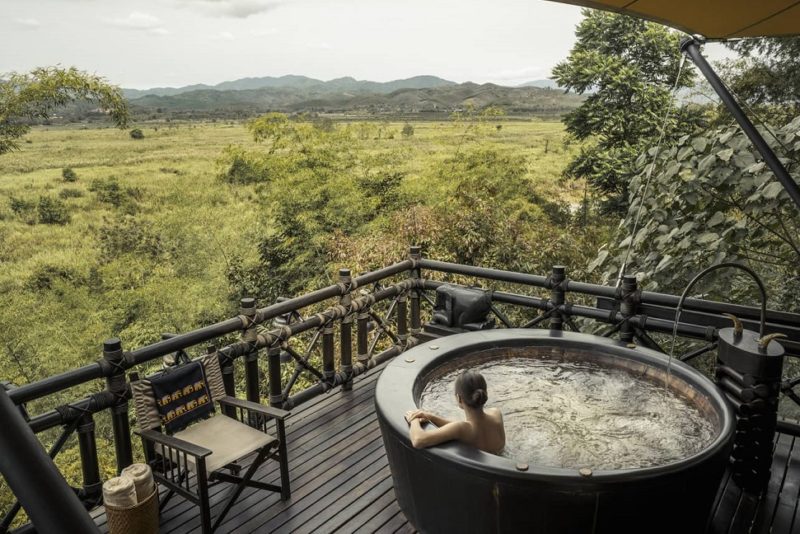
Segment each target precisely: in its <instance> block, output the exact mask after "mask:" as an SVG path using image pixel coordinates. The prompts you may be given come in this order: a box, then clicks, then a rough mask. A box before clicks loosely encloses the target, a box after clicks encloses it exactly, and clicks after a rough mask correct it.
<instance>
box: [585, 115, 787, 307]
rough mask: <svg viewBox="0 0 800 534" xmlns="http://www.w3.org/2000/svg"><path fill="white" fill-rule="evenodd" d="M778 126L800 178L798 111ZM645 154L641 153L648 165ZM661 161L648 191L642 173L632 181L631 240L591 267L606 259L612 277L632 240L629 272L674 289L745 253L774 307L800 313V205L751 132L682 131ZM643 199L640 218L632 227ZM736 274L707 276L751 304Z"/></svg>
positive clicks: (627, 228) (627, 224) (726, 293)
mask: <svg viewBox="0 0 800 534" xmlns="http://www.w3.org/2000/svg"><path fill="white" fill-rule="evenodd" d="M776 134H777V136H778V141H779V143H780V144H779V145H777V143H776V145H777V146H775V149H776V150H778V151H779V152H781V153H782V155H783V157H784V158H786V161H787V162H793V163H794V165H790V166H789V170H790V172H791V173H792V174H793V175H794V178H795V179H798V178H800V174H798V171H799V170H800V169H798V167H797V164H796V162H797V161H798V158H799V157H800V142H798V139H800V118H797V119H795V120H794V121H792V122H791V123H789V124H788V125H786V126H785V127H784V128H782V129H780V130H779V131H777V132H776ZM648 156H650V157H652V156H651V155H646V154H645V155H643V156H642V158H641V159H640V164H641V165H642V167H644V164H645V159H646V158H648ZM648 163H649V160H648ZM656 165H657V172H655V173H654V174H653V177H652V180H651V183H650V186H649V193H648V194H647V196H643V195H642V192H643V189H644V179H645V173H644V172H643V173H642V174H640V175H639V176H638V177H637V178H636V179H634V181H633V182H631V192H632V196H631V206H630V210H629V211H628V216H627V218H626V219H625V220H624V222H623V224H622V226H621V228H620V230H621V232H620V235H621V236H624V239H622V240H621V241H620V242H619V243H613V244H612V245H611V246H609V247H607V248H605V249H604V250H603V251H602V252H601V253H600V255H599V256H598V258H597V259H596V260H595V261H594V262H593V264H592V266H591V267H593V268H596V267H598V266H602V267H604V268H605V275H604V277H605V278H606V279H607V280H612V281H613V280H614V277H615V276H616V274H617V270H618V269H619V266H620V265H621V264H622V261H623V259H624V256H625V251H626V250H627V248H628V245H629V244H630V243H631V240H633V249H632V254H631V258H630V260H629V262H630V267H629V272H636V273H638V275H639V276H640V277H641V279H642V281H643V283H644V286H645V287H646V288H648V289H653V290H659V291H666V292H676V291H680V290H681V289H682V288H683V287H684V286H685V285H686V283H687V282H688V280H689V279H690V278H691V277H692V276H693V275H694V274H695V273H697V272H698V271H699V270H701V269H702V268H704V267H707V266H708V265H711V264H714V263H720V262H723V261H739V262H743V263H745V264H746V265H748V266H750V267H751V268H752V269H753V270H755V271H756V272H757V273H758V274H759V275H760V276H761V277H762V278H763V279H764V281H765V284H766V285H767V288H768V294H769V296H770V299H771V300H770V306H771V307H774V308H776V309H781V310H785V311H792V312H795V313H797V312H800V272H798V269H797V266H798V265H800V238H798V236H800V223H798V218H797V208H796V207H795V206H794V204H793V203H792V202H791V200H790V199H789V197H788V195H787V193H786V192H785V191H784V189H783V187H782V186H781V184H780V183H779V182H778V181H777V180H776V179H775V177H774V175H773V174H772V172H771V171H770V170H769V168H768V167H766V166H765V165H764V163H763V162H762V161H759V156H758V155H757V153H755V151H754V149H753V147H752V145H751V144H750V141H749V140H748V139H747V137H746V136H745V135H744V134H743V133H742V132H741V131H740V130H739V129H738V128H737V127H727V128H720V129H717V130H711V131H708V132H704V133H703V134H700V135H697V136H694V137H690V136H684V137H681V138H680V139H678V141H677V143H676V144H675V145H674V146H672V147H671V148H669V149H668V150H665V151H663V152H662V153H661V154H660V155H659V157H658V161H657V162H656ZM640 203H643V205H642V210H643V212H642V217H641V221H642V222H641V224H640V227H639V229H638V230H637V231H636V235H630V233H631V232H632V231H633V226H634V221H635V218H636V215H635V214H636V211H637V210H638V209H639V204H640ZM734 274H735V273H732V272H722V273H721V274H720V275H719V276H717V277H716V278H715V279H713V280H711V279H710V282H709V284H707V291H709V292H711V293H712V294H714V295H717V296H718V297H722V298H725V299H726V300H742V301H745V302H753V295H754V292H753V290H752V283H750V282H749V281H747V280H741V281H739V282H736V281H732V279H731V277H732V276H733V275H734ZM711 282H713V283H711Z"/></svg>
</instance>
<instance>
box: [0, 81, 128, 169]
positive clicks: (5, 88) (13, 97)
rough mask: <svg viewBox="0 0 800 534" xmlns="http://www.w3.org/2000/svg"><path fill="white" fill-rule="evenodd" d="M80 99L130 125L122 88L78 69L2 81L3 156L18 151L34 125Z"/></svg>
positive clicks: (118, 122)
mask: <svg viewBox="0 0 800 534" xmlns="http://www.w3.org/2000/svg"><path fill="white" fill-rule="evenodd" d="M76 100H90V101H96V102H97V104H98V105H99V107H100V108H102V109H104V110H106V111H107V112H108V114H109V116H110V117H111V120H112V121H114V123H115V124H116V125H117V126H119V127H120V128H122V127H124V126H125V125H126V124H127V122H128V116H129V113H128V105H127V102H126V101H125V98H124V97H123V96H122V91H121V90H120V88H119V87H116V86H113V85H109V84H108V83H107V82H106V81H105V80H104V79H103V78H101V77H99V76H95V75H93V74H88V73H86V72H82V71H79V70H78V69H76V68H74V67H71V68H69V69H62V68H59V67H41V68H37V69H34V70H32V71H31V72H29V73H26V74H20V73H11V74H9V75H7V76H6V77H5V79H3V80H0V155H2V154H5V153H6V152H10V151H11V150H15V149H16V148H17V140H18V139H19V138H20V137H22V136H23V135H25V134H26V133H28V131H29V130H30V123H31V122H34V121H37V120H47V119H49V118H50V117H51V115H52V113H53V111H54V110H55V109H56V108H58V107H60V106H63V105H65V104H68V103H70V102H74V101H76Z"/></svg>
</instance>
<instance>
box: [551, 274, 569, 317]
mask: <svg viewBox="0 0 800 534" xmlns="http://www.w3.org/2000/svg"><path fill="white" fill-rule="evenodd" d="M566 279H567V274H566V268H565V267H564V266H563V265H555V266H553V273H552V274H551V275H550V302H552V303H553V306H555V307H556V310H555V312H553V315H551V316H550V329H551V330H563V329H564V318H563V317H562V315H561V312H560V311H559V310H558V307H559V306H563V304H564V302H565V297H566V295H565V293H566V292H565V291H564V281H565V280H566Z"/></svg>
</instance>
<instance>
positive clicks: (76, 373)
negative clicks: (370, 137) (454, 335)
mask: <svg viewBox="0 0 800 534" xmlns="http://www.w3.org/2000/svg"><path fill="white" fill-rule="evenodd" d="M413 266H414V263H413V262H412V261H411V260H405V261H401V262H398V263H395V264H393V265H390V266H388V267H384V268H383V269H379V270H377V271H372V272H369V273H366V274H364V275H362V276H357V277H355V278H354V279H353V285H352V287H351V288H350V289H355V288H356V287H361V286H364V285H367V284H371V283H373V282H379V281H381V280H384V279H386V278H389V277H391V276H394V275H396V274H399V273H402V272H405V271H408V270H409V269H411V268H412V267H413ZM347 289H348V288H345V287H343V286H342V285H341V284H333V285H330V286H328V287H324V288H322V289H318V290H316V291H312V292H311V293H306V294H305V295H301V296H299V297H295V298H291V299H288V300H285V301H283V302H278V303H275V304H272V305H270V306H267V307H265V308H261V309H259V310H258V312H257V314H256V315H255V317H254V319H253V320H254V322H255V323H256V324H260V323H263V322H265V321H268V320H270V319H274V318H275V317H278V316H279V315H283V314H286V313H289V312H292V311H297V310H301V309H303V308H305V307H307V306H311V305H313V304H317V303H320V302H323V301H325V300H328V299H330V298H333V297H338V296H341V295H342V294H343V293H344V292H345V291H346V290H347ZM244 326H245V325H244V323H243V321H242V317H241V316H238V317H233V318H231V319H227V320H225V321H222V322H219V323H215V324H212V325H209V326H205V327H203V328H198V329H197V330H193V331H191V332H187V333H185V334H179V335H176V336H174V337H171V338H169V339H163V340H161V341H157V342H156V343H153V344H151V345H147V346H144V347H141V348H139V349H136V350H133V351H130V352H128V353H127V354H126V355H125V359H124V360H123V362H122V365H123V366H124V367H125V368H131V367H134V366H136V365H139V364H142V363H146V362H148V361H151V360H154V359H156V358H161V357H163V356H166V355H168V354H172V353H173V352H177V351H179V350H185V349H188V348H190V347H194V346H196V345H199V344H200V343H204V342H206V341H210V340H212V339H216V338H218V337H221V336H224V335H227V334H231V333H234V332H238V331H240V330H241V329H242V328H243V327H244ZM116 372H118V369H117V368H116V367H115V366H113V365H110V364H109V363H108V362H107V361H106V360H105V359H100V360H98V361H96V362H93V363H91V364H88V365H84V366H83V367H79V368H78V369H73V370H70V371H66V372H63V373H59V374H57V375H53V376H50V377H47V378H44V379H42V380H38V381H36V382H31V383H30V384H25V385H22V386H19V387H17V388H15V389H13V390H11V391H9V397H10V398H11V400H13V401H14V402H15V403H16V404H22V403H25V402H29V401H32V400H34V399H38V398H40V397H43V396H47V395H52V394H54V393H57V392H59V391H63V390H65V389H69V388H71V387H75V386H78V385H80V384H85V383H86V382H89V381H91V380H96V379H99V378H104V377H108V376H111V375H113V374H115V373H116Z"/></svg>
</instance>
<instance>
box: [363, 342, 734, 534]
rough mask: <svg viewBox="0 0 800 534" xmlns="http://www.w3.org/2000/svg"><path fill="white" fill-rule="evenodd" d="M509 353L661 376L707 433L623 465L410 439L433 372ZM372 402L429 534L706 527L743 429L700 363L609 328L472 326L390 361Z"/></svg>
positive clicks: (397, 481)
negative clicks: (677, 452)
mask: <svg viewBox="0 0 800 534" xmlns="http://www.w3.org/2000/svg"><path fill="white" fill-rule="evenodd" d="M510 354H513V355H515V356H516V357H519V356H520V355H523V356H524V357H526V358H536V359H540V360H542V361H545V360H546V361H550V360H557V361H570V362H592V365H597V366H601V367H603V368H608V369H613V370H615V371H621V372H623V373H625V374H627V375H631V376H634V377H636V378H637V379H641V380H646V381H649V382H652V383H653V384H660V385H663V387H668V388H669V390H670V391H671V392H673V393H674V394H675V395H677V396H680V397H681V398H682V399H684V400H685V401H686V402H687V403H688V406H689V407H690V408H691V409H692V410H694V411H696V412H698V413H700V414H702V417H703V418H705V420H706V421H707V423H708V428H709V429H710V433H709V434H708V435H707V436H706V438H707V439H706V441H705V442H704V443H703V445H704V446H700V447H699V449H698V450H696V451H693V452H692V453H690V454H688V455H686V456H685V457H681V458H677V459H673V460H670V461H668V462H666V463H663V464H660V465H648V466H646V467H634V468H630V467H628V468H620V469H608V468H606V469H604V468H603V467H600V468H590V469H587V468H586V467H584V468H582V469H579V468H577V466H574V467H563V466H551V465H537V463H535V462H534V463H530V464H528V462H527V458H515V457H513V454H511V455H506V456H497V455H493V454H488V453H485V452H482V451H480V450H477V449H475V448H473V447H469V446H467V445H464V444H462V443H457V442H450V443H446V444H442V445H439V446H436V447H431V448H428V449H415V448H414V447H412V445H411V441H410V439H409V435H408V424H407V423H406V421H405V419H404V414H405V412H406V411H408V410H412V409H416V408H417V407H418V406H419V403H420V397H421V395H422V393H423V390H425V388H426V386H427V385H428V383H429V382H431V381H432V380H435V379H437V378H438V377H441V376H443V375H446V374H447V373H451V374H452V373H453V372H454V370H456V369H459V368H470V367H472V366H474V365H477V364H480V363H485V362H487V361H490V360H502V359H504V358H508V357H509V355H510ZM667 384H668V386H667ZM555 388H556V390H557V389H558V386H557V385H556V386H555ZM489 398H490V403H491V400H492V383H491V380H490V381H489ZM375 404H376V408H377V413H378V421H379V423H380V427H381V433H382V435H383V442H384V445H385V447H386V454H387V457H388V460H389V466H390V468H391V472H392V477H393V479H394V491H395V494H396V496H397V501H398V503H399V504H400V507H401V508H402V510H403V512H404V513H405V515H406V517H407V518H408V519H409V521H411V523H412V524H413V525H414V526H415V527H416V528H417V529H418V530H419V531H421V532H424V533H427V532H430V533H439V532H443V533H449V532H454V533H455V532H458V533H466V532H476V533H483V532H514V533H516V532H536V533H576V534H578V533H600V532H603V533H621V532H622V533H624V532H637V533H638V532H657V533H682V534H683V533H692V532H698V533H700V532H704V531H705V528H706V523H707V520H708V516H709V512H710V511H711V508H712V506H713V502H714V498H715V496H716V493H717V490H718V488H719V484H720V480H721V478H722V474H723V472H724V470H725V465H726V464H727V462H728V457H729V455H730V449H731V447H732V440H733V433H734V428H735V419H734V415H733V412H732V410H731V408H730V407H729V406H728V404H727V402H726V401H725V400H724V397H723V396H722V394H721V393H720V392H719V390H718V389H717V388H716V386H715V385H714V384H713V383H712V382H711V381H710V380H708V379H707V378H706V377H704V376H703V375H701V374H700V373H699V372H697V371H695V370H694V369H692V368H691V367H689V366H687V365H685V364H682V363H681V362H677V361H673V362H672V363H671V364H670V365H669V367H668V362H667V358H666V357H665V356H664V355H663V354H660V353H658V352H655V351H652V350H648V349H645V348H642V347H635V348H630V347H628V346H627V345H625V344H623V343H620V342H617V341H613V340H610V339H607V338H601V337H597V336H591V335H586V334H577V333H571V332H556V331H547V330H527V329H526V330H522V329H502V330H491V331H481V332H472V333H467V334H460V335H454V336H449V337H446V338H441V339H437V340H435V341H433V342H430V343H425V344H422V345H419V346H417V347H415V348H413V349H411V350H409V351H407V352H406V353H404V354H402V355H400V356H398V357H397V358H395V360H394V361H392V362H391V363H390V364H389V365H387V367H386V369H384V371H383V373H382V375H381V377H380V379H379V381H378V385H377V389H376V392H375ZM499 407H500V408H501V409H502V407H503V406H502V405H501V406H499ZM507 430H508V429H507ZM507 433H508V432H507ZM587 467H588V466H587Z"/></svg>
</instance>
